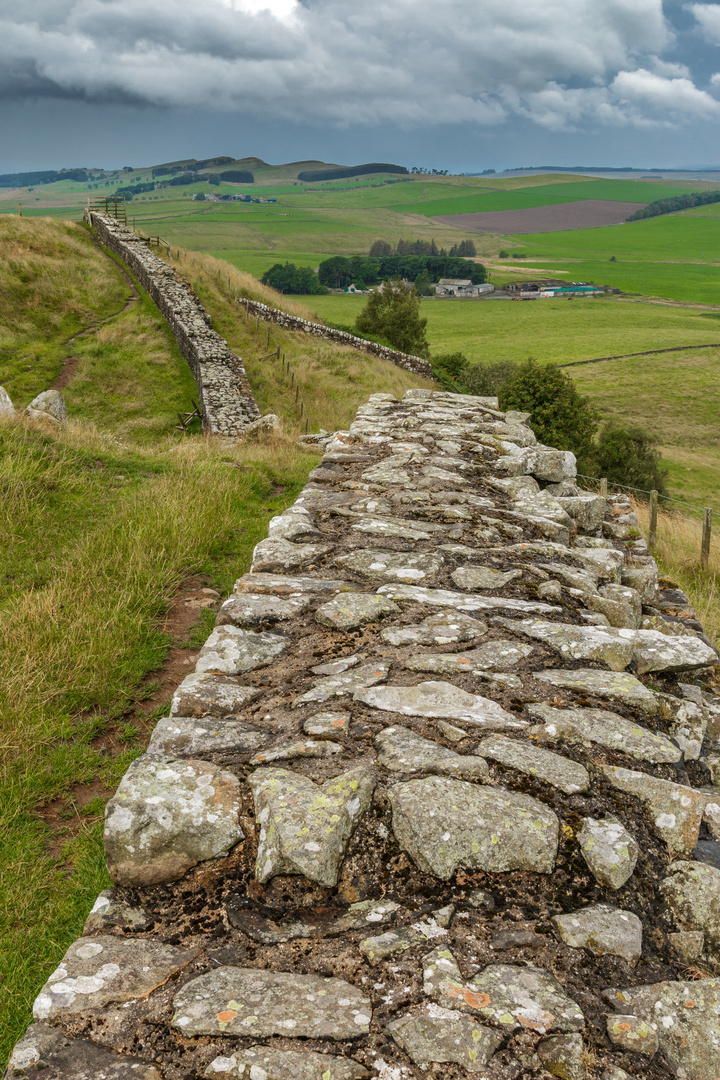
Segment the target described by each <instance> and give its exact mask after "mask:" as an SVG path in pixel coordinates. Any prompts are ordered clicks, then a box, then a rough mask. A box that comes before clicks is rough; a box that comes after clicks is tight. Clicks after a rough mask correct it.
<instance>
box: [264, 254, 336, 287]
mask: <svg viewBox="0 0 720 1080" xmlns="http://www.w3.org/2000/svg"><path fill="white" fill-rule="evenodd" d="M262 282H263V285H269V286H270V287H271V288H273V289H277V291H278V292H282V293H298V294H302V295H309V294H317V293H324V292H326V291H327V290H326V289H325V287H324V286H323V285H321V283H320V282H319V281H318V275H317V274H316V273H314V271H313V270H311V269H310V267H309V266H301V267H297V266H295V263H291V262H286V263H285V265H284V266H283V264H282V263H275V265H274V266H271V267H270V269H269V270H266V271H265V273H264V274H263V276H262Z"/></svg>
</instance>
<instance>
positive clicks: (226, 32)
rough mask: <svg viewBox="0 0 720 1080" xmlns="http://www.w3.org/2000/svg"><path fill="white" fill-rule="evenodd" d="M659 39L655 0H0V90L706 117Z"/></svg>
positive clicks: (365, 119)
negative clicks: (524, 0) (529, 0)
mask: <svg viewBox="0 0 720 1080" xmlns="http://www.w3.org/2000/svg"><path fill="white" fill-rule="evenodd" d="M706 9H711V11H712V12H720V5H695V7H694V9H693V10H694V11H695V12H696V14H697V12H698V11H700V12H705V11H706ZM702 17H704V16H702ZM698 18H701V16H700V15H698ZM719 26H720V23H719ZM673 40H674V39H673V35H672V32H671V30H670V28H669V27H668V25H667V23H666V21H665V20H664V17H663V13H662V4H661V0H606V3H605V4H598V3H597V0H547V2H545V3H543V4H542V5H536V6H535V7H533V6H527V5H524V6H520V7H518V6H517V5H512V4H508V3H507V0H394V2H393V3H388V0H361V2H360V3H355V4H353V3H349V2H348V0H303V2H302V3H300V2H298V0H202V2H201V3H198V2H197V0H27V2H26V3H25V4H24V5H23V6H22V8H20V9H19V10H16V9H15V5H14V4H13V5H12V6H11V5H10V0H0V70H3V71H4V73H5V74H4V75H2V76H0V94H1V95H3V96H5V97H23V96H25V97H27V96H42V95H50V96H53V95H54V96H60V97H76V98H81V99H85V100H90V101H93V100H99V101H113V100H118V101H130V102H137V103H140V104H148V105H155V106H162V107H168V108H188V107H198V108H203V109H208V108H210V109H216V110H218V111H223V110H226V111H234V110H237V111H243V112H251V113H252V115H253V116H254V117H255V118H265V119H269V120H291V121H293V122H295V123H314V124H323V123H324V124H334V125H338V126H351V125H356V124H368V125H371V124H382V123H394V124H400V125H406V126H413V125H418V126H419V125H427V124H439V123H455V122H459V121H472V122H475V123H478V124H484V125H492V124H498V123H501V122H502V121H504V120H506V119H507V118H508V117H512V116H513V115H516V116H521V117H525V118H528V119H530V120H531V121H532V122H534V123H536V124H539V125H541V126H544V127H546V128H549V129H555V130H560V129H568V128H570V129H578V128H581V127H585V128H588V127H596V126H597V125H598V124H639V125H641V126H642V125H645V124H654V123H661V124H664V123H667V122H669V121H673V120H674V119H676V118H677V117H679V116H680V117H685V118H687V117H688V116H696V117H698V118H702V117H707V116H709V115H712V114H714V112H715V110H716V109H717V108H718V105H717V102H715V99H714V98H713V97H712V96H711V95H710V94H708V93H706V92H705V91H703V90H700V89H698V88H696V87H695V85H694V84H693V82H692V79H691V77H690V73H689V72H688V71H687V69H686V68H685V67H683V66H682V65H678V64H674V63H672V62H671V61H667V60H665V59H662V58H661V54H662V53H663V52H665V51H666V50H668V49H670V48H671V47H672V45H673Z"/></svg>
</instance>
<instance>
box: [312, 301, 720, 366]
mask: <svg viewBox="0 0 720 1080" xmlns="http://www.w3.org/2000/svg"><path fill="white" fill-rule="evenodd" d="M303 300H304V302H305V304H306V306H307V307H309V308H312V310H313V311H315V312H317V313H318V315H319V316H320V317H321V318H322V319H327V320H329V321H330V322H333V323H339V324H342V325H344V326H352V325H353V324H354V322H355V318H356V316H357V314H358V312H359V311H360V309H361V308H362V307H363V305H364V303H365V297H362V296H336V295H335V296H306V297H303ZM421 305H422V315H423V317H426V318H427V320H428V340H429V342H430V351H431V352H432V353H452V352H464V353H465V355H466V356H467V357H468V359H469V360H471V361H472V362H473V363H487V362H490V361H493V360H524V359H525V358H526V357H528V356H534V357H536V359H538V360H541V361H544V362H554V363H558V364H569V363H572V362H574V361H577V360H589V359H592V358H594V357H597V356H617V355H622V354H625V353H632V352H643V351H645V350H646V349H664V348H672V347H673V346H677V345H703V344H712V343H716V342H717V343H720V319H708V318H707V317H706V315H705V314H703V313H702V312H699V311H696V310H693V309H686V308H676V307H665V306H662V305H655V304H633V303H627V302H625V301H623V300H615V299H611V298H609V297H600V298H598V299H592V298H589V297H588V298H581V299H576V300H535V301H532V302H527V303H523V302H516V301H500V300H498V301H495V300H440V299H429V300H423V301H421ZM718 354H719V355H718V360H719V362H720V350H718Z"/></svg>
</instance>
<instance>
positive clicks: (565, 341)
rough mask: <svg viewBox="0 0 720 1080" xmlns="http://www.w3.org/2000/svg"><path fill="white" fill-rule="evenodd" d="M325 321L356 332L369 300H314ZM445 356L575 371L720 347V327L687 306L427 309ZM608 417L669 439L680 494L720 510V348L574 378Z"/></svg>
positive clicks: (610, 303) (583, 303)
mask: <svg viewBox="0 0 720 1080" xmlns="http://www.w3.org/2000/svg"><path fill="white" fill-rule="evenodd" d="M306 300H307V302H308V304H312V307H313V309H314V310H315V311H316V312H317V313H318V314H319V315H320V316H321V317H322V318H324V319H329V320H330V321H332V322H338V323H345V324H352V323H353V322H354V319H355V317H356V315H357V313H358V312H359V311H360V309H361V308H362V306H363V304H364V302H365V301H364V298H363V297H353V296H318V297H307V298H306ZM422 310H423V315H426V316H427V318H428V339H429V341H430V346H431V351H432V352H433V353H435V354H438V353H450V352H457V351H461V352H464V353H465V355H466V356H467V357H468V358H469V359H470V360H471V361H473V362H480V363H483V362H491V361H494V360H516V361H517V360H524V359H525V358H526V357H527V356H534V357H536V358H537V359H538V360H540V361H544V362H548V361H552V362H555V363H571V362H573V361H577V360H584V359H590V358H592V357H595V356H613V355H619V354H624V353H632V352H643V351H645V350H647V349H662V348H671V347H673V346H678V345H694V344H697V345H702V343H703V342H715V343H720V318H718V317H717V316H714V315H713V316H708V314H706V313H703V312H698V311H695V310H692V309H687V308H680V307H665V306H662V305H650V304H632V303H624V302H618V301H616V300H610V299H602V300H589V299H588V300H573V301H568V300H537V301H534V302H532V303H505V302H482V301H481V302H478V303H474V302H471V301H452V300H450V301H447V300H431V301H425V302H424V303H423V309H422ZM568 371H569V373H570V374H571V375H572V377H573V379H574V380H575V382H576V384H577V385H578V387H579V388H580V389H581V390H582V391H583V393H585V394H587V395H588V397H589V398H590V399H591V401H593V403H594V404H595V405H596V406H597V408H598V410H599V412H600V414H601V416H602V417H603V418H617V419H620V420H624V421H626V422H628V423H638V424H640V425H641V426H642V427H645V428H647V429H648V430H650V431H651V432H652V433H653V434H654V435H655V436H656V437H657V438H658V440H659V442H660V444H661V446H662V448H663V455H664V458H665V460H666V461H667V462H668V464H669V466H670V485H669V487H670V493H671V494H672V495H674V496H675V497H676V498H680V499H685V500H687V501H689V502H697V503H699V504H700V505H702V506H704V505H712V506H715V507H716V509H718V511H720V498H719V497H718V485H717V476H718V470H719V469H720V428H718V424H717V417H718V415H720V377H719V374H720V349H712V350H711V349H706V350H702V349H698V350H697V352H696V351H695V350H693V351H689V352H683V353H665V354H660V355H656V356H647V357H637V358H635V359H630V360H617V361H609V362H606V363H601V364H588V365H582V366H578V367H574V368H569V369H568Z"/></svg>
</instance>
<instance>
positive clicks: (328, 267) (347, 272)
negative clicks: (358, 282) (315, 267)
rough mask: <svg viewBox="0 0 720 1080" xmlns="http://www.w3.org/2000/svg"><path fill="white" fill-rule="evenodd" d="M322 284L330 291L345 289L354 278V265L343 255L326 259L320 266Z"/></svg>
mask: <svg viewBox="0 0 720 1080" xmlns="http://www.w3.org/2000/svg"><path fill="white" fill-rule="evenodd" d="M319 275H320V283H321V284H322V285H327V286H328V288H330V289H345V288H346V287H347V286H348V285H349V284H350V282H351V281H352V279H353V277H354V270H353V264H352V262H351V261H350V259H346V258H344V257H343V256H342V255H335V256H334V257H333V258H332V259H325V261H324V262H321V263H320V266H319Z"/></svg>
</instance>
